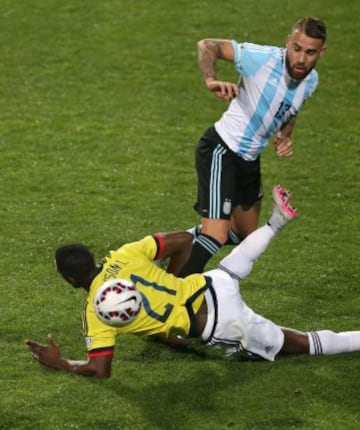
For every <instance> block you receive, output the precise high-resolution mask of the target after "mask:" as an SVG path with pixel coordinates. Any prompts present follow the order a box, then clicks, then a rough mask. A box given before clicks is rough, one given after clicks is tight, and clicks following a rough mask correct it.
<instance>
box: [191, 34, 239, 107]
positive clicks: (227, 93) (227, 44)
mask: <svg viewBox="0 0 360 430" xmlns="http://www.w3.org/2000/svg"><path fill="white" fill-rule="evenodd" d="M218 59H221V60H226V61H231V62H232V61H234V50H233V47H232V44H231V41H230V40H224V39H203V40H200V41H199V42H198V61H199V68H200V70H201V73H202V75H203V78H204V80H205V84H206V86H207V88H208V90H209V91H211V92H212V93H213V94H214V95H215V96H216V97H218V98H219V99H222V100H231V99H233V98H234V97H236V96H237V95H238V94H239V88H238V86H237V85H236V84H234V83H231V82H225V81H219V80H217V79H216V62H217V60H218Z"/></svg>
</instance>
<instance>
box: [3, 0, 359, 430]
mask: <svg viewBox="0 0 360 430" xmlns="http://www.w3.org/2000/svg"><path fill="white" fill-rule="evenodd" d="M359 12H360V8H359V5H358V3H357V2H355V1H352V2H350V1H349V2H346V1H345V2H344V1H343V2H338V1H335V0H313V1H312V2H308V3H306V2H305V3H304V2H303V1H300V0H293V1H291V2H290V1H285V0H284V1H275V0H257V1H255V0H249V1H248V2H229V1H226V2H225V1H223V2H221V1H215V0H209V1H206V0H201V1H190V0H177V1H173V0H154V1H146V0H103V1H95V0H88V1H86V2H85V1H79V0H68V1H66V0H26V1H25V0H19V1H14V0H2V1H1V3H0V40H1V62H0V63H1V71H0V92H1V94H0V116H1V120H0V153H1V156H0V168H1V180H0V194H1V205H0V217H1V222H0V229H1V236H0V237H1V241H0V252H1V258H0V288H1V299H0V327H1V329H0V346H1V354H0V390H1V395H0V429H1V430H8V429H9V430H24V429H37V430H85V429H87V430H88V429H91V430H106V429H112V430H113V429H121V430H143V429H146V430H162V429H164V430H172V429H173V430H177V429H181V430H226V429H231V430H235V429H236V430H280V429H284V430H288V429H299V430H300V429H301V430H309V429H318V430H320V429H321V430H329V429H331V430H333V429H335V430H336V429H340V430H343V429H347V430H352V429H354V430H355V429H358V428H360V409H359V375H360V361H359V358H360V357H359V354H358V353H354V354H348V355H343V356H334V357H319V358H317V357H312V358H309V357H289V358H282V359H279V360H278V361H276V362H275V363H262V362H261V363H248V362H234V361H226V360H225V361H224V360H222V359H220V357H219V356H218V355H217V354H215V353H214V352H209V351H207V350H204V349H203V348H201V349H200V352H201V354H199V355H197V354H181V353H176V352H173V351H168V350H164V349H163V348H161V347H160V346H159V345H155V344H152V343H149V342H146V341H144V340H142V339H137V338H134V337H129V338H127V337H125V338H124V339H121V340H119V344H118V346H117V351H116V356H115V359H114V363H113V375H112V378H111V379H110V380H107V381H97V380H89V379H86V378H81V377H76V376H73V375H68V374H64V373H60V372H56V371H51V370H49V369H45V368H42V367H40V366H39V365H38V364H37V363H35V362H33V361H32V360H31V357H30V355H29V354H28V351H27V350H26V348H25V346H24V339H25V338H33V339H37V340H40V341H42V340H44V341H45V337H46V334H47V333H49V332H51V333H52V334H53V335H54V336H55V338H56V340H57V341H58V343H59V344H60V345H61V347H62V350H63V353H64V355H65V356H66V357H68V358H79V359H80V358H84V357H85V345H84V343H83V339H82V334H81V320H80V314H81V308H82V304H83V300H84V292H82V291H73V290H71V288H69V287H68V286H66V285H65V283H64V282H63V281H62V280H61V279H60V277H59V276H58V275H57V274H56V272H55V270H54V267H53V252H54V249H55V248H56V247H57V246H58V245H59V244H63V243H67V242H75V241H81V242H84V243H86V244H88V245H89V246H90V247H91V248H92V249H93V250H94V251H95V253H96V256H97V257H98V258H101V257H102V256H103V255H104V254H105V253H106V251H107V250H108V249H110V248H112V247H116V246H119V245H120V244H121V243H123V242H125V241H131V240H135V239H137V238H140V237H142V236H143V235H145V234H148V233H152V232H155V231H165V230H177V229H183V228H188V227H190V226H192V225H194V224H195V223H197V222H198V217H197V215H196V213H195V212H194V211H193V210H192V205H193V203H194V198H195V192H196V180H195V171H194V167H193V165H194V157H193V153H194V148H195V145H196V142H197V140H198V138H199V137H200V135H201V134H202V133H203V131H204V130H205V128H207V127H208V126H210V125H211V124H212V123H213V122H214V121H215V120H216V119H217V118H218V117H219V115H220V114H221V113H222V111H223V110H224V109H225V105H224V103H223V102H221V101H219V100H216V99H215V98H214V97H213V96H212V95H211V94H210V93H209V92H208V91H207V90H206V89H205V86H204V84H203V82H202V79H201V76H200V73H199V70H198V67H197V53H196V42H197V41H198V40H199V39H201V38H204V37H218V38H234V39H237V40H238V41H251V42H257V43H264V44H273V45H283V44H284V42H285V38H286V36H287V34H288V31H289V29H290V27H291V25H292V24H293V22H294V21H295V20H296V19H298V18H300V17H302V16H305V15H316V16H320V17H321V18H323V19H324V20H325V21H326V22H327V24H328V28H329V38H328V50H327V53H326V55H325V56H324V58H323V59H322V60H321V61H320V62H319V65H318V71H319V73H320V86H319V88H318V90H317V92H316V94H315V95H314V97H313V98H312V100H310V101H309V103H308V104H306V106H305V107H304V109H303V111H302V113H301V115H300V117H299V120H298V124H297V128H296V130H295V134H294V142H295V155H294V157H293V158H292V159H291V160H281V159H278V158H277V157H276V155H275V152H274V151H273V150H272V148H271V147H269V148H268V149H267V151H266V152H265V153H264V156H263V160H262V163H263V183H264V190H265V193H266V197H265V199H264V206H263V212H262V221H265V220H266V216H267V213H268V211H269V208H270V193H271V188H272V186H273V185H274V184H276V183H281V184H283V185H286V186H287V187H289V188H290V189H291V190H292V192H293V195H294V204H295V205H296V206H297V208H298V212H299V217H298V220H297V221H296V222H294V223H293V224H292V225H291V226H289V228H288V229H286V230H285V231H284V232H282V234H281V235H280V236H279V237H278V238H277V240H275V241H274V242H273V243H272V244H271V246H270V247H269V249H268V250H267V252H266V253H265V255H264V256H263V257H262V258H261V260H259V262H258V263H257V265H256V267H255V270H254V272H253V274H252V275H251V277H250V278H249V279H247V280H246V281H245V282H244V284H243V285H242V292H243V295H244V297H245V298H246V300H247V302H248V303H249V304H250V305H251V306H252V307H253V308H254V309H255V310H256V311H258V312H259V313H262V314H264V315H266V316H268V317H270V318H271V319H273V320H274V321H276V322H278V323H279V324H283V325H287V326H291V327H296V328H299V329H304V330H306V329H324V328H332V329H334V330H337V331H340V330H351V329H360V325H359V324H360V319H359V315H360V313H359V309H360V299H359V263H360V261H359V230H360V223H359V212H360V200H359V197H358V194H359V183H360V181H359V172H360V166H359V160H360V151H359V142H358V141H359V139H358V134H359V133H358V122H359V95H360V94H359V84H360V82H359V74H358V71H359V68H360V64H359V55H358V43H359V39H360V27H359V25H358V21H357V17H358V16H359ZM218 72H219V76H221V77H223V78H225V79H229V80H234V79H236V78H237V76H236V74H235V71H234V70H233V68H232V66H231V64H219V70H218ZM222 252H226V251H225V250H224V251H222ZM217 258H220V256H217ZM217 258H214V260H213V261H211V263H210V265H215V264H216V261H217ZM209 267H210V266H209Z"/></svg>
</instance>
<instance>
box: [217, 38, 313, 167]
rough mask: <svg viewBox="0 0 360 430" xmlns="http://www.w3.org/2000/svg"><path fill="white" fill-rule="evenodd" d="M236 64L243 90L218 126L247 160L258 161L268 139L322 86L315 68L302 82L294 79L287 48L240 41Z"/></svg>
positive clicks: (235, 45)
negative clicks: (319, 83)
mask: <svg viewBox="0 0 360 430" xmlns="http://www.w3.org/2000/svg"><path fill="white" fill-rule="evenodd" d="M232 45H233V48H234V54H235V55H234V64H235V68H236V70H237V71H238V72H239V74H240V75H241V78H240V81H239V87H240V93H239V95H238V96H237V97H235V98H234V99H233V100H232V101H231V103H230V105H229V107H228V109H227V110H226V111H225V112H224V114H223V115H222V117H221V118H220V120H219V121H217V122H216V123H215V129H216V131H217V133H218V134H219V135H220V137H221V138H222V140H223V141H224V142H225V143H226V145H227V146H228V147H229V148H230V149H231V150H232V151H234V152H235V153H236V154H238V155H239V156H240V157H242V158H243V159H245V160H255V159H256V158H257V157H258V156H259V154H260V153H261V152H262V151H263V150H264V148H265V147H266V145H267V143H268V139H269V138H270V137H271V136H272V135H273V134H274V133H276V132H277V131H279V130H280V128H281V127H282V125H284V124H285V123H286V122H288V121H289V119H290V118H291V117H294V116H296V115H297V114H298V112H299V111H300V109H301V107H302V105H303V103H304V101H305V100H306V99H307V98H308V97H310V96H311V95H312V93H313V92H314V91H315V89H316V87H317V85H318V74H317V72H316V71H315V70H312V71H311V72H310V73H309V74H308V75H307V76H306V78H305V79H303V80H302V81H295V80H293V79H291V78H290V76H289V74H288V73H287V70H286V65H285V54H286V49H285V48H278V47H275V46H261V45H255V44H253V43H241V44H239V43H237V42H236V41H234V40H233V41H232Z"/></svg>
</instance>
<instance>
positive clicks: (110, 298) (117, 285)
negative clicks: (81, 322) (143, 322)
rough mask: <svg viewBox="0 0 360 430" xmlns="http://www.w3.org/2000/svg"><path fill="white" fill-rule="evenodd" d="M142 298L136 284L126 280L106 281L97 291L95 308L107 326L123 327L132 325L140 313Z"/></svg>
mask: <svg viewBox="0 0 360 430" xmlns="http://www.w3.org/2000/svg"><path fill="white" fill-rule="evenodd" d="M141 303H142V298H141V294H140V293H139V291H138V290H137V289H136V287H135V284H133V283H132V282H131V281H128V280H126V279H111V280H109V281H106V282H105V283H104V284H102V285H101V287H100V288H99V289H98V290H97V291H96V294H95V297H94V308H95V312H96V315H97V317H98V318H99V319H100V320H101V321H102V322H104V323H105V324H108V325H111V326H114V327H121V326H124V325H126V324H129V323H131V321H133V320H134V319H135V318H136V317H137V315H138V314H139V312H140V309H141Z"/></svg>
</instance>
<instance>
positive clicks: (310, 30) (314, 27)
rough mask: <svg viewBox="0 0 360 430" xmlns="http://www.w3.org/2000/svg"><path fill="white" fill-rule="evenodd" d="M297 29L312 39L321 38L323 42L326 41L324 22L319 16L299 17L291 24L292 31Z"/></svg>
mask: <svg viewBox="0 0 360 430" xmlns="http://www.w3.org/2000/svg"><path fill="white" fill-rule="evenodd" d="M295 30H299V31H301V32H302V33H304V34H306V36H308V37H312V38H314V39H321V40H322V41H323V43H325V42H326V36H327V34H326V24H325V23H324V21H322V20H321V19H319V18H316V17H314V16H310V17H307V18H301V19H299V20H298V21H296V23H295V24H294V26H293V31H295Z"/></svg>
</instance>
